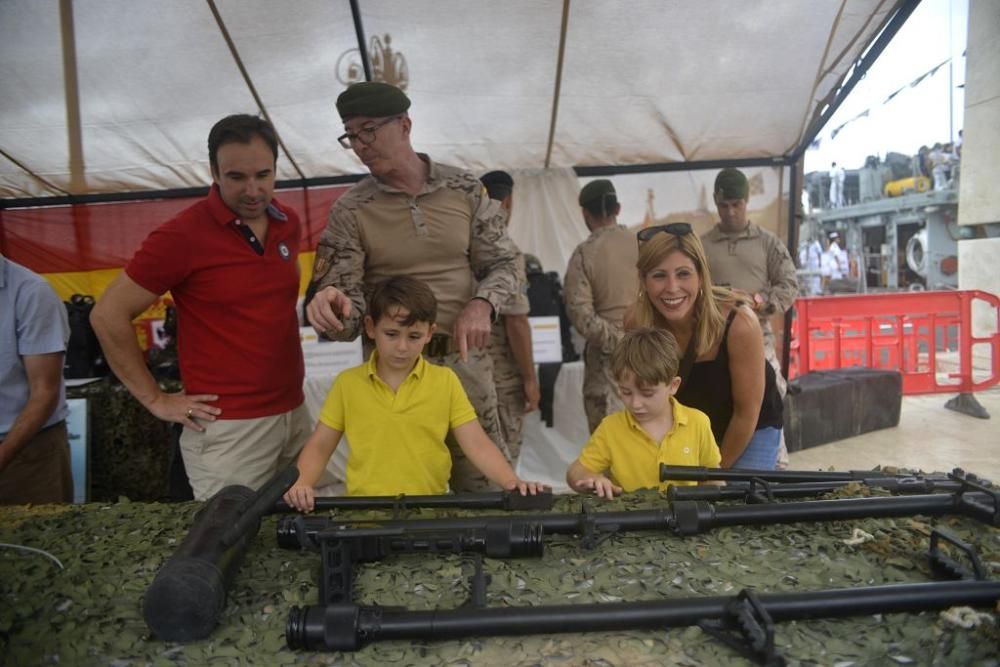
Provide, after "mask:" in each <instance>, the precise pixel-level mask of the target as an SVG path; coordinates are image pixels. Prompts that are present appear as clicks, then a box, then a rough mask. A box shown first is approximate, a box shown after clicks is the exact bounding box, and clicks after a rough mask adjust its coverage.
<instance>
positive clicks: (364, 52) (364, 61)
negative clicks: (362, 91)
mask: <svg viewBox="0 0 1000 667" xmlns="http://www.w3.org/2000/svg"><path fill="white" fill-rule="evenodd" d="M351 18H353V19H354V34H355V35H357V37H358V52H359V53H360V54H361V67H363V68H364V70H365V81H372V80H373V77H372V61H371V59H370V58H369V57H368V46H366V45H365V26H364V24H362V23H361V8H360V7H359V6H358V0H351Z"/></svg>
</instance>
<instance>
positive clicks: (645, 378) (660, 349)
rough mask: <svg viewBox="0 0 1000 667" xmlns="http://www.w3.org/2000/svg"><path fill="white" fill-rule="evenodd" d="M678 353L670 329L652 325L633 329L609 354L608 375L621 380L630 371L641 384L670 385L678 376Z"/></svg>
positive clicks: (648, 385) (638, 383) (653, 385)
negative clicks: (609, 367)
mask: <svg viewBox="0 0 1000 667" xmlns="http://www.w3.org/2000/svg"><path fill="white" fill-rule="evenodd" d="M680 356H681V355H680V350H679V349H678V348H677V341H676V340H675V339H674V337H673V334H671V333H670V332H668V331H663V330H662V329H653V328H651V327H649V328H644V329H635V330H633V331H629V332H628V333H626V334H625V336H624V337H622V339H621V340H620V341H618V345H617V346H616V347H615V350H614V352H612V353H611V375H612V377H614V378H615V379H616V380H622V379H623V378H624V377H625V376H626V375H627V374H629V373H630V374H632V375H633V376H634V377H635V382H636V384H637V385H639V386H640V387H655V386H656V385H658V384H660V383H661V382H662V383H664V384H670V383H671V382H672V381H673V379H674V378H675V377H677V369H678V367H679V366H680V363H681V362H680Z"/></svg>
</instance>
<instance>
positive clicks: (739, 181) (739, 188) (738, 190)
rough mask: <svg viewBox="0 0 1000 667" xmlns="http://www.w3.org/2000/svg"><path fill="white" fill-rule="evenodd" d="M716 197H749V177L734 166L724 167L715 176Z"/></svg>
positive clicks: (721, 198) (720, 198) (722, 199)
mask: <svg viewBox="0 0 1000 667" xmlns="http://www.w3.org/2000/svg"><path fill="white" fill-rule="evenodd" d="M715 198H716V199H717V200H720V201H724V200H726V199H749V198H750V183H749V182H748V181H747V177H746V176H744V175H743V172H742V171H740V170H739V169H733V168H732V167H729V168H727V169H723V170H722V171H720V172H719V175H718V176H716V177H715Z"/></svg>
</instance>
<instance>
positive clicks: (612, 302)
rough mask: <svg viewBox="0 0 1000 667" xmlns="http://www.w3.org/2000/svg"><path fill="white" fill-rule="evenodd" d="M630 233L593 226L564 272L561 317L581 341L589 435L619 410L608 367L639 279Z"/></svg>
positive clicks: (614, 227)
mask: <svg viewBox="0 0 1000 667" xmlns="http://www.w3.org/2000/svg"><path fill="white" fill-rule="evenodd" d="M638 256H639V250H638V242H637V241H636V238H635V234H634V233H632V232H630V231H629V230H628V229H626V228H625V227H624V226H623V225H608V226H606V227H598V228H597V229H595V230H594V231H592V232H591V233H590V236H588V237H587V239H586V240H584V242H583V243H581V244H580V245H578V246H577V247H576V250H574V251H573V255H572V256H571V257H570V259H569V266H568V267H567V268H566V287H565V290H564V294H565V298H566V313H567V314H568V315H569V319H570V321H571V322H572V323H573V326H574V327H575V328H576V330H577V331H579V332H580V334H581V335H582V336H583V337H584V338H585V339H586V341H587V346H586V348H585V349H584V353H583V364H584V376H583V409H584V411H585V412H586V413H587V424H588V425H589V427H590V431H591V433H593V432H594V430H595V429H596V428H597V426H598V425H599V424H600V423H601V420H602V419H604V417H606V416H607V415H609V414H611V413H612V412H617V411H618V410H621V409H622V402H621V399H620V398H619V397H618V391H617V389H616V388H615V380H614V378H612V377H611V374H610V370H609V362H610V358H611V352H612V350H614V347H615V344H616V343H617V342H618V341H619V339H621V337H622V320H623V319H624V317H625V310H626V309H627V308H628V307H629V306H631V305H632V304H633V303H634V302H635V297H636V294H637V293H638V291H639V279H638V274H637V273H636V269H635V265H636V261H638Z"/></svg>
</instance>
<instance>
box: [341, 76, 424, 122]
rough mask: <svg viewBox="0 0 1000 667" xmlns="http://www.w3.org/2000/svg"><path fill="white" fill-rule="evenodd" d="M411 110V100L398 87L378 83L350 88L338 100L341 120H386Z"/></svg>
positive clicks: (366, 83) (362, 84) (367, 82)
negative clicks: (357, 117)
mask: <svg viewBox="0 0 1000 667" xmlns="http://www.w3.org/2000/svg"><path fill="white" fill-rule="evenodd" d="M409 108H410V98H409V97H407V96H406V93H404V92H403V91H402V90H400V89H399V88H397V87H396V86H390V85H389V84H388V83H380V82H378V81H365V82H362V83H356V84H354V85H353V86H350V87H349V88H348V89H347V90H345V91H344V92H342V93H341V94H340V97H338V98H337V111H338V112H339V113H340V119H341V120H347V119H348V118H353V117H354V116H370V117H371V118H384V117H386V116H395V115H396V114H400V113H403V112H404V111H406V110H407V109H409Z"/></svg>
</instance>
